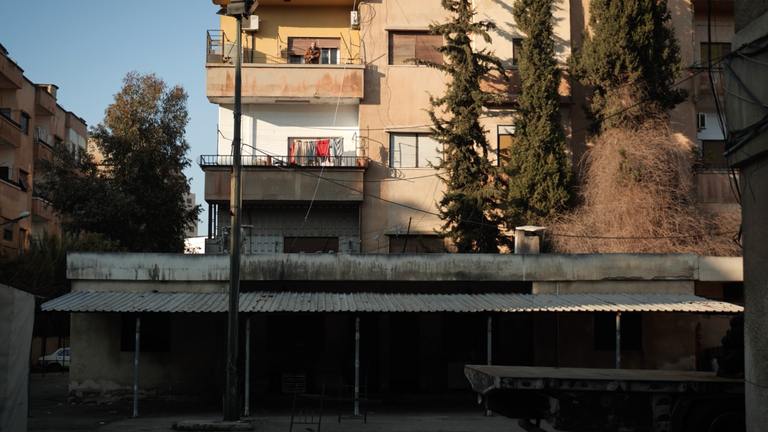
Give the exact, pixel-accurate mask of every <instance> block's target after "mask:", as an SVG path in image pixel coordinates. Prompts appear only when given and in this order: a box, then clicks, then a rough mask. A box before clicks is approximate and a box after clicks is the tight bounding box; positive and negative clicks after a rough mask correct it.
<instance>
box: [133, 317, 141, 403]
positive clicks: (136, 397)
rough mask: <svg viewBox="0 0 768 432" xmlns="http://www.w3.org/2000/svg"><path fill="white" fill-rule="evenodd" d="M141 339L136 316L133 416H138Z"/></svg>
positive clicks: (139, 320)
mask: <svg viewBox="0 0 768 432" xmlns="http://www.w3.org/2000/svg"><path fill="white" fill-rule="evenodd" d="M140 339H141V318H139V317H136V353H135V355H134V359H133V369H134V370H133V418H136V417H138V416H139V342H140Z"/></svg>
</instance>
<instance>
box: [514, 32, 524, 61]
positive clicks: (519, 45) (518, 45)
mask: <svg viewBox="0 0 768 432" xmlns="http://www.w3.org/2000/svg"><path fill="white" fill-rule="evenodd" d="M522 49H523V39H522V38H513V39H512V65H513V66H519V65H520V51H521V50H522Z"/></svg>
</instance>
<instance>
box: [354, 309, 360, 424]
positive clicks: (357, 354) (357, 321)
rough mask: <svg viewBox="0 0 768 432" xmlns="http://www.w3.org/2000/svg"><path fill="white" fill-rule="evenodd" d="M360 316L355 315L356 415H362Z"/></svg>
mask: <svg viewBox="0 0 768 432" xmlns="http://www.w3.org/2000/svg"><path fill="white" fill-rule="evenodd" d="M359 398H360V317H359V316H356V317H355V415H356V416H359V415H360V401H359V400H358V399H359Z"/></svg>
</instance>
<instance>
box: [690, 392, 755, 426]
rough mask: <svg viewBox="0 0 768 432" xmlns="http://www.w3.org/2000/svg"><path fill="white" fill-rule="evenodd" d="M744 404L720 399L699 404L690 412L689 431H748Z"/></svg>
mask: <svg viewBox="0 0 768 432" xmlns="http://www.w3.org/2000/svg"><path fill="white" fill-rule="evenodd" d="M746 429H747V428H746V418H745V414H744V404H743V403H740V402H739V401H732V400H730V401H729V400H725V401H723V400H719V401H712V402H706V403H701V404H698V405H697V406H695V407H693V409H691V411H690V412H689V414H688V421H687V422H686V428H685V430H686V431H687V432H743V431H746Z"/></svg>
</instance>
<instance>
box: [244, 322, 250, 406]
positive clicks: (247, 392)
mask: <svg viewBox="0 0 768 432" xmlns="http://www.w3.org/2000/svg"><path fill="white" fill-rule="evenodd" d="M249 415H251V316H250V315H248V317H247V318H246V319H245V416H246V417H248V416H249Z"/></svg>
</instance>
